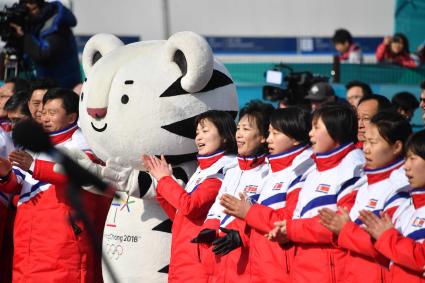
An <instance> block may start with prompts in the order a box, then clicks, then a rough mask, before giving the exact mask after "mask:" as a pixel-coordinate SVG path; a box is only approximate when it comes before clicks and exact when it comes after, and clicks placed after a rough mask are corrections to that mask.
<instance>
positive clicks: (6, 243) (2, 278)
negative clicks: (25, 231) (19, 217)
mask: <svg viewBox="0 0 425 283" xmlns="http://www.w3.org/2000/svg"><path fill="white" fill-rule="evenodd" d="M9 198H10V196H8V195H6V194H3V193H1V192H0V266H1V268H0V282H2V283H3V282H4V283H10V282H12V269H13V224H14V222H15V215H16V207H12V203H13V202H12V200H10V199H9ZM7 202H8V203H7ZM8 206H9V207H8Z"/></svg>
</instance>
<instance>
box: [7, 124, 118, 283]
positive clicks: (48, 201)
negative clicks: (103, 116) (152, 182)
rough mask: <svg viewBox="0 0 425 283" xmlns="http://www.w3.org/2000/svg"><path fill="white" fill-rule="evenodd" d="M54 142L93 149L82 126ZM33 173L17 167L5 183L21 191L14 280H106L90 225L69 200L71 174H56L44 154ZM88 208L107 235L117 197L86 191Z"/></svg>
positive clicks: (99, 229)
mask: <svg viewBox="0 0 425 283" xmlns="http://www.w3.org/2000/svg"><path fill="white" fill-rule="evenodd" d="M51 140H52V142H53V144H54V145H61V146H65V147H68V148H79V149H81V150H84V151H85V150H88V147H87V145H86V143H85V141H84V138H83V136H82V133H81V131H80V130H78V128H77V126H76V124H74V125H72V126H71V127H69V128H66V129H63V130H61V131H57V132H53V133H51ZM34 165H35V166H34V169H33V175H30V174H29V173H28V172H24V171H22V170H20V169H18V168H14V169H13V172H12V173H11V174H10V175H9V178H8V179H7V180H6V181H5V182H4V183H2V184H0V190H1V191H4V192H19V195H20V196H19V201H18V203H17V213H16V219H15V225H14V259H13V282H71V283H74V282H95V283H97V282H103V280H102V274H101V261H100V257H99V255H97V254H95V253H94V250H93V248H92V244H91V242H90V239H89V237H88V234H87V232H86V231H85V228H84V227H83V225H82V224H81V223H80V222H79V221H73V222H72V223H70V221H69V219H70V217H71V216H72V215H73V210H72V209H71V207H70V204H69V202H68V199H67V198H66V190H67V183H68V182H67V178H66V177H65V176H64V175H62V174H59V173H56V172H54V170H53V166H54V162H52V161H51V160H50V158H48V157H47V156H44V155H43V154H41V155H39V156H38V159H36V160H35V161H34ZM81 198H82V202H83V206H84V208H85V212H86V213H87V215H88V217H89V219H90V220H95V223H94V229H95V230H96V232H97V234H98V237H99V239H101V236H102V231H103V225H104V221H105V219H106V214H107V212H108V209H109V205H110V201H111V199H109V198H106V197H103V196H100V195H95V194H92V193H89V192H87V191H85V190H81Z"/></svg>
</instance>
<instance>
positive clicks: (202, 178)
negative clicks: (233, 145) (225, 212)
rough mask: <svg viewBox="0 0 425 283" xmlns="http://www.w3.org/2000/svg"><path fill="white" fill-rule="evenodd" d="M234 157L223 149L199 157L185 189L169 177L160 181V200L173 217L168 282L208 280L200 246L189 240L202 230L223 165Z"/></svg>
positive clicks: (158, 190) (219, 181)
mask: <svg viewBox="0 0 425 283" xmlns="http://www.w3.org/2000/svg"><path fill="white" fill-rule="evenodd" d="M232 160H234V157H233V158H231V157H228V156H224V152H218V153H216V154H213V155H210V156H198V163H199V167H198V169H197V170H196V172H195V173H194V174H193V176H192V177H191V178H190V180H189V181H188V183H187V185H186V188H182V187H181V186H180V185H179V184H178V183H177V182H176V181H175V180H174V179H173V178H172V177H169V176H166V177H163V178H161V179H160V180H159V182H158V185H157V188H156V189H157V193H158V196H159V201H160V203H161V206H162V207H163V208H164V210H165V212H166V213H167V215H168V216H169V217H170V219H172V220H173V226H172V241H171V259H170V268H169V273H168V282H197V283H198V282H208V280H209V276H211V274H208V272H207V270H206V269H205V268H204V266H203V265H202V264H201V260H200V255H199V254H198V253H199V252H200V249H199V248H198V246H197V245H195V244H193V243H191V242H190V241H191V240H192V239H193V238H194V237H196V235H198V233H199V232H200V231H201V228H202V224H203V223H204V221H205V218H206V217H207V213H208V210H209V209H210V207H211V205H212V204H213V203H214V200H215V198H216V196H217V193H218V191H219V189H220V186H221V181H222V178H223V173H222V171H223V167H224V166H225V165H226V164H228V163H229V162H231V161H232ZM164 201H165V202H166V203H165V202H164Z"/></svg>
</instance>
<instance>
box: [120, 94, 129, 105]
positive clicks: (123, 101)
mask: <svg viewBox="0 0 425 283" xmlns="http://www.w3.org/2000/svg"><path fill="white" fill-rule="evenodd" d="M128 100H129V98H128V95H127V94H124V95H123V96H121V102H122V104H127V103H128Z"/></svg>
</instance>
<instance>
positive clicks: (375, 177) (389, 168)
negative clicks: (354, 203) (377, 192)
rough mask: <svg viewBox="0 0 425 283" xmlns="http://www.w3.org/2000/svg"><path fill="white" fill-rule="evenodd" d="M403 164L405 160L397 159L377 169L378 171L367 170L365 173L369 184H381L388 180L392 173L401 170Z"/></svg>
mask: <svg viewBox="0 0 425 283" xmlns="http://www.w3.org/2000/svg"><path fill="white" fill-rule="evenodd" d="M403 163H404V159H397V160H395V161H393V162H390V163H389V164H387V165H385V166H382V167H380V168H376V169H368V168H365V173H366V175H367V183H368V184H369V185H371V184H375V183H377V182H380V181H382V180H385V179H388V177H390V175H391V173H392V172H393V171H394V170H396V169H398V168H400V167H401V166H402V165H403Z"/></svg>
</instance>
